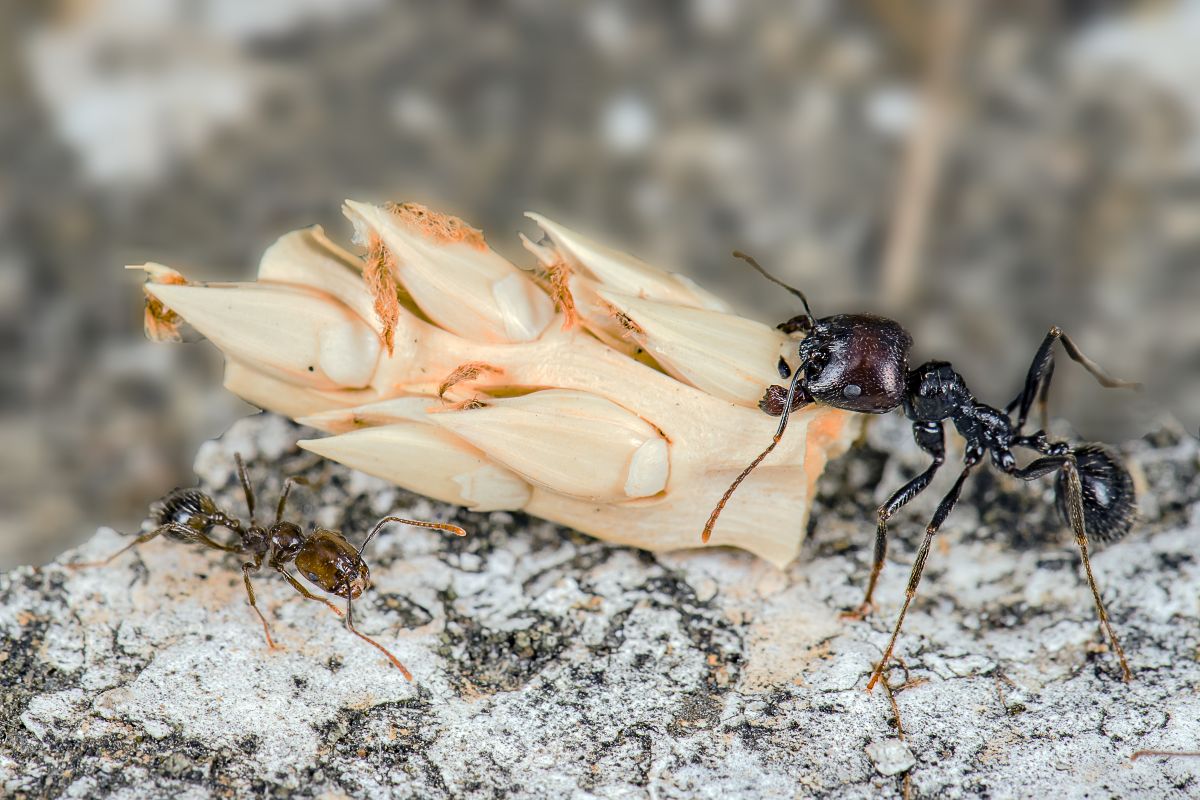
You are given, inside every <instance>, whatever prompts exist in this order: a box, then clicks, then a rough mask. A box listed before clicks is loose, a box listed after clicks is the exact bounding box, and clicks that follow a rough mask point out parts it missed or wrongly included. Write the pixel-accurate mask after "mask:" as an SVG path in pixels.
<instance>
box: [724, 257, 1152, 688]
mask: <svg viewBox="0 0 1200 800" xmlns="http://www.w3.org/2000/svg"><path fill="white" fill-rule="evenodd" d="M733 255H734V256H735V257H736V258H740V259H742V260H743V261H745V262H746V263H748V264H749V265H750V266H752V267H753V268H754V269H756V270H757V271H758V272H759V273H761V274H762V275H763V276H764V277H766V278H767V279H768V280H770V281H772V282H774V283H776V284H778V285H779V286H781V287H783V288H784V289H786V290H787V291H788V292H790V293H791V294H793V295H795V296H796V297H798V298H800V301H801V302H802V303H803V304H804V313H803V314H800V315H798V316H795V317H793V318H792V319H790V320H788V321H787V322H784V323H782V324H780V325H779V326H778V327H779V329H780V330H782V331H784V332H785V333H794V332H801V333H804V334H805V338H804V339H802V340H801V342H800V345H799V352H798V355H799V360H800V364H799V366H798V367H797V368H796V370H795V372H794V373H792V374H791V375H790V377H791V382H790V383H789V384H788V387H787V389H786V390H785V389H784V388H783V387H782V386H770V387H768V388H767V390H766V393H765V394H764V395H763V399H762V401H761V402H760V403H759V408H761V409H762V410H763V411H764V412H766V413H767V414H769V415H771V416H777V417H779V418H780V419H779V427H778V429H777V430H776V431H775V436H774V437H773V438H772V440H771V443H770V444H769V445H768V446H767V448H766V449H765V450H763V451H762V453H760V454H759V456H758V457H757V458H755V459H754V460H753V461H752V462H751V463H750V465H749V466H748V467H746V469H745V470H743V471H742V473H741V474H740V475H738V476H737V478H736V479H735V480H734V481H733V484H732V485H731V486H730V487H729V489H728V491H726V492H725V495H724V496H723V497H722V498H721V500H720V502H719V503H717V506H716V508H715V509H713V512H712V515H711V516H709V518H708V522H707V524H705V526H704V533H703V535H702V537H701V538H702V541H704V542H707V541H708V539H709V537H710V536H711V535H712V530H713V526H714V525H715V524H716V522H717V517H718V516H720V514H721V510H722V509H723V508H724V507H725V504H726V503H727V502H728V501H729V498H730V497H731V496H732V495H733V493H734V491H735V490H736V489H737V487H738V485H739V484H741V482H742V481H743V480H745V479H746V476H747V475H749V474H750V472H751V471H752V470H754V468H755V467H757V466H758V465H759V464H761V463H762V461H763V459H765V458H766V457H767V456H768V455H769V454H770V453H771V451H772V450H774V449H775V446H776V445H777V444H779V442H780V439H782V437H783V432H784V429H785V428H787V422H788V415H789V414H790V413H791V412H792V411H795V410H796V409H799V408H803V407H804V406H806V405H808V404H809V403H822V404H824V405H827V406H832V407H834V408H841V409H845V410H847V411H858V412H862V413H867V414H883V413H886V412H889V411H891V410H892V409H894V408H897V407H900V406H902V407H903V408H904V414H905V416H907V417H908V418H909V420H911V421H912V426H913V437H914V438H915V439H916V442H917V446H918V447H920V448H921V449H922V450H923V451H925V452H926V453H928V454H929V456H930V457H931V458H932V459H933V463H931V464H930V465H929V467H928V468H927V469H926V470H925V471H924V472H922V473H921V474H919V475H917V476H916V477H915V478H913V479H912V480H910V481H909V482H908V483H906V484H904V486H902V487H900V489H899V490H897V491H896V492H895V493H894V494H892V496H891V497H889V498H888V500H887V502H885V503H884V504H883V505H882V506H880V507H879V509H878V511H877V514H878V518H879V523H878V528H877V529H876V534H875V559H874V563H873V565H872V567H871V577H870V580H869V581H868V582H867V592H866V596H865V597H864V598H863V602H862V605H860V606H859V608H858V609H857V610H856V611H853V612H849V613H848V614H847V616H850V617H853V618H859V619H861V618H862V617H863V616H865V615H866V614H868V613H869V612H870V611H871V609H872V608H873V605H872V602H871V598H872V595H873V594H874V592H875V583H876V581H877V580H878V579H879V573H880V570H882V569H883V563H884V559H885V557H886V555H887V530H888V520H889V519H890V518H891V517H892V516H893V515H894V514H895V513H896V512H897V511H899V510H900V509H901V508H902V507H904V506H905V505H906V504H907V503H909V502H910V501H911V500H912V499H913V498H914V497H916V496H917V495H919V494H920V493H921V492H923V491H924V490H925V489H926V488H927V487H928V486H929V484H930V482H931V481H932V480H933V476H934V474H935V473H936V472H937V471H938V469H939V468H940V467H941V466H942V464H943V463H944V462H945V460H946V456H945V447H944V442H943V424H944V423H945V422H946V421H947V420H948V421H950V422H952V423H953V424H954V427H955V428H956V429H957V430H958V433H959V435H961V436H962V437H963V439H965V440H966V449H965V453H964V456H963V460H964V466H963V470H962V472H961V473H959V476H958V479H957V480H956V481H955V482H954V485H953V486H952V487H951V489H950V491H949V492H948V493H947V494H946V496H945V497H944V498H942V501H941V503H939V504H938V507H937V511H936V512H934V515H933V519H932V520H930V522H929V525H928V526H926V528H925V539H924V541H922V542H921V546H920V549H919V550H918V551H917V557H916V560H915V561H914V562H913V567H912V573H911V574H910V575H909V579H908V588H907V590H906V595H905V600H904V606H903V607H902V608H901V609H900V617H899V619H897V620H896V627H895V628H894V629H893V631H892V638H891V640H890V641H889V642H888V645H887V649H886V650H885V651H884V654H883V658H882V659H881V660H880V661H879V664H878V666H876V667H875V670H874V672H873V674H872V675H871V679H870V681H868V683H867V690H868V691H870V690H872V689H874V688H875V684H876V683H877V682H878V681H879V678H880V675H881V674H882V673H883V670H884V667H885V666H886V665H887V663H888V662H889V661H890V660H891V657H892V650H893V648H894V647H895V645H896V639H897V637H898V636H899V635H900V626H901V625H902V624H903V623H904V616H905V614H906V613H907V612H908V607H909V604H910V603H912V600H913V597H915V596H916V593H917V586H918V584H919V583H920V582H921V573H922V571H923V570H924V568H925V562H926V560H927V559H928V558H929V548H930V545H931V544H932V542H933V537H934V535H935V534H937V532H938V529H940V528H941V527H942V523H943V522H945V521H946V517H947V516H949V514H950V511H951V510H952V509H953V508H954V506H955V504H956V503H957V502H958V498H959V495H960V493H961V492H962V487H963V483H964V482H965V481H966V479H967V476H968V475H970V474H971V470H973V469H974V468H975V467H976V466H977V465H978V464H979V463H980V461H982V459H983V457H984V456H985V455H990V456H991V461H992V464H993V465H994V466H995V467H996V468H997V469H999V470H1000V471H1002V472H1004V473H1006V474H1008V475H1012V476H1013V477H1016V478H1020V479H1022V480H1025V481H1033V480H1037V479H1038V478H1041V477H1044V476H1046V475H1049V474H1051V473H1055V472H1057V480H1056V482H1055V485H1054V489H1055V499H1056V505H1057V506H1058V509H1059V512H1060V514H1061V515H1062V516H1063V517H1064V518H1065V519H1066V520H1067V521H1068V522H1069V523H1070V525H1071V530H1072V532H1073V533H1074V535H1075V543H1076V544H1077V545H1078V546H1079V552H1080V555H1081V556H1082V559H1083V568H1084V572H1085V573H1086V574H1087V581H1088V586H1089V587H1090V588H1091V590H1092V597H1093V598H1094V599H1095V601H1096V612H1097V614H1098V615H1099V617H1100V623H1101V625H1103V627H1104V630H1105V632H1106V633H1107V634H1108V638H1109V641H1111V642H1112V645H1113V650H1114V651H1115V652H1116V655H1117V659H1118V660H1119V661H1120V664H1121V673H1122V677H1123V678H1124V679H1125V680H1126V681H1129V680H1130V679H1131V678H1132V673H1131V672H1130V671H1129V665H1128V663H1127V662H1126V661H1125V652H1124V651H1123V650H1122V649H1121V645H1120V643H1119V642H1118V641H1117V636H1116V634H1115V633H1113V629H1112V625H1111V624H1110V623H1109V620H1108V613H1107V612H1106V611H1105V610H1104V603H1103V602H1102V601H1101V599H1100V590H1099V589H1098V588H1097V587H1096V579H1095V577H1094V576H1093V575H1092V565H1091V562H1090V561H1089V560H1088V538H1089V534H1090V536H1092V537H1094V538H1095V539H1097V540H1100V541H1112V540H1115V539H1119V538H1120V537H1122V536H1124V535H1125V533H1126V532H1128V530H1129V527H1130V525H1131V524H1132V521H1133V516H1134V513H1133V511H1134V502H1135V497H1134V489H1133V480H1132V479H1131V478H1130V475H1129V472H1128V471H1127V470H1126V469H1125V467H1124V466H1122V464H1121V462H1120V461H1119V460H1118V459H1117V457H1116V456H1115V455H1114V454H1113V453H1112V452H1111V451H1110V450H1108V449H1107V448H1105V447H1102V446H1101V445H1098V444H1084V445H1080V446H1075V447H1073V446H1071V445H1070V444H1067V443H1066V442H1052V441H1050V440H1049V439H1048V438H1047V436H1046V433H1045V430H1044V428H1045V427H1046V398H1047V395H1048V393H1049V389H1050V379H1051V377H1052V376H1053V374H1054V351H1053V347H1054V343H1055V342H1056V341H1061V342H1062V344H1063V347H1064V348H1065V349H1066V351H1067V355H1068V356H1070V357H1071V359H1072V360H1073V361H1075V362H1077V363H1079V364H1081V365H1083V367H1084V369H1086V370H1087V371H1088V372H1089V373H1090V374H1091V375H1092V376H1093V377H1094V378H1095V379H1096V380H1097V381H1098V382H1099V383H1100V385H1102V386H1105V387H1107V388H1126V389H1138V388H1140V384H1137V383H1131V382H1128V381H1121V380H1117V379H1115V378H1112V377H1109V376H1108V375H1107V374H1105V372H1104V371H1103V370H1102V369H1100V367H1099V366H1097V365H1096V364H1095V363H1094V362H1093V361H1092V360H1091V359H1089V358H1088V357H1087V356H1085V355H1084V354H1083V353H1082V352H1081V351H1080V350H1079V348H1078V347H1076V346H1075V343H1074V342H1073V341H1071V338H1070V337H1069V336H1067V334H1066V333H1064V332H1063V330H1062V329H1061V328H1058V327H1057V326H1056V327H1052V328H1051V329H1050V332H1049V333H1048V334H1046V338H1045V339H1044V340H1042V344H1041V346H1040V347H1039V348H1038V350H1037V353H1036V354H1035V355H1034V357H1033V363H1032V364H1031V365H1030V366H1029V374H1028V375H1027V376H1026V378H1025V386H1024V388H1023V389H1022V390H1021V391H1020V393H1019V394H1017V396H1016V397H1015V398H1013V400H1012V402H1011V403H1009V404H1008V405H1007V406H1005V407H1004V410H1003V411H1001V410H1000V409H998V408H994V407H993V406H989V405H987V404H985V403H981V402H979V401H978V400H976V399H975V397H974V395H972V394H971V392H970V390H968V389H967V385H966V383H965V381H964V380H963V378H962V376H961V375H959V374H958V373H957V372H955V371H954V370H953V368H951V366H950V364H949V363H948V362H945V361H928V362H926V363H924V364H922V365H921V366H919V367H917V368H916V369H912V370H910V369H908V351H909V348H910V347H912V343H913V340H912V337H911V336H910V335H909V334H908V332H907V331H905V330H904V328H902V327H901V326H900V325H899V324H898V323H896V322H894V321H892V320H890V319H886V318H884V317H877V316H873V315H869V314H839V315H836V316H832V317H822V318H820V319H818V318H816V317H814V316H813V313H812V311H811V309H810V308H809V305H808V299H807V298H806V297H805V296H804V293H803V292H801V291H800V290H798V289H794V288H792V287H791V286H788V285H787V284H785V283H783V282H782V281H780V280H778V279H777V278H775V277H773V276H772V275H770V274H769V273H768V272H767V271H766V270H765V269H763V268H762V267H761V266H759V264H758V262H757V261H755V260H754V259H753V258H751V257H750V256H748V255H746V254H745V253H741V252H737V251H735V252H734V254H733ZM789 373H790V369H789V368H788V366H787V363H786V362H785V361H784V360H783V359H782V358H780V360H779V374H780V376H781V377H783V378H787V377H789ZM1035 401H1036V402H1037V403H1038V406H1039V410H1040V413H1041V419H1042V429H1040V430H1038V431H1036V432H1034V433H1030V434H1026V433H1024V430H1025V422H1026V419H1027V418H1028V416H1029V411H1030V409H1031V408H1032V407H1033V404H1034V402H1035ZM1014 412H1015V413H1016V418H1015V419H1014V418H1013V414H1014ZM1013 448H1023V449H1027V450H1032V451H1034V452H1035V453H1037V454H1038V456H1039V458H1036V459H1035V460H1034V461H1032V462H1031V463H1030V464H1028V465H1027V466H1024V467H1019V466H1017V462H1016V458H1015V457H1014V455H1013Z"/></svg>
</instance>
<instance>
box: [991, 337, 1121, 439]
mask: <svg viewBox="0 0 1200 800" xmlns="http://www.w3.org/2000/svg"><path fill="white" fill-rule="evenodd" d="M1060 340H1061V341H1062V344H1063V349H1064V350H1066V351H1067V355H1068V356H1069V357H1070V358H1071V360H1072V361H1074V362H1075V363H1077V364H1080V365H1081V366H1083V368H1084V369H1086V370H1087V371H1088V373H1089V374H1090V375H1091V376H1092V377H1093V378H1095V379H1096V382H1097V383H1099V384H1100V385H1101V386H1103V387H1105V388H1106V389H1134V390H1137V389H1141V387H1142V385H1141V384H1140V383H1135V382H1132V381H1123V380H1119V379H1117V378H1113V377H1112V376H1110V375H1109V374H1108V373H1106V372H1105V371H1104V370H1103V369H1101V368H1100V365H1098V364H1097V363H1096V362H1095V361H1092V360H1091V359H1090V358H1088V357H1087V356H1085V355H1084V354H1083V351H1082V350H1080V349H1079V347H1078V346H1077V345H1076V344H1075V342H1074V341H1073V340H1072V339H1071V337H1070V336H1068V335H1067V334H1066V331H1064V330H1063V329H1062V328H1060V327H1058V326H1057V325H1055V326H1053V327H1052V328H1050V331H1049V332H1048V333H1047V334H1046V338H1045V339H1043V340H1042V344H1041V346H1040V347H1038V349H1037V353H1036V354H1034V356H1033V363H1032V364H1030V365H1029V374H1028V375H1026V376H1025V388H1024V389H1022V390H1021V393H1020V394H1018V395H1017V396H1016V397H1015V398H1013V401H1012V402H1011V403H1009V404H1008V406H1006V407H1005V411H1006V412H1007V413H1008V414H1010V415H1011V414H1012V413H1013V411H1014V410H1016V411H1017V424H1016V425H1015V426H1014V427H1013V432H1014V433H1018V434H1019V433H1020V432H1021V431H1022V430H1023V429H1024V427H1025V420H1027V419H1028V418H1029V409H1030V408H1032V407H1033V402H1034V400H1037V403H1038V408H1039V411H1040V413H1041V420H1042V428H1045V427H1046V423H1047V414H1046V401H1047V398H1048V397H1049V394H1050V380H1051V378H1053V377H1054V343H1055V342H1056V341H1060Z"/></svg>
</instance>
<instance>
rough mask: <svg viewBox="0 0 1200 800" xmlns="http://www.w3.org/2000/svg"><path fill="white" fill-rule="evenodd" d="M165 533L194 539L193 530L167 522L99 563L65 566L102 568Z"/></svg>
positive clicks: (83, 562) (81, 562) (222, 547)
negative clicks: (172, 532) (168, 532)
mask: <svg viewBox="0 0 1200 800" xmlns="http://www.w3.org/2000/svg"><path fill="white" fill-rule="evenodd" d="M167 531H174V532H175V533H178V534H181V535H183V536H186V537H187V538H188V539H196V530H195V529H194V528H189V527H187V526H186V525H182V524H180V523H178V522H168V523H167V524H165V525H159V526H158V527H157V528H155V529H154V530H152V531H148V532H146V533H143V534H142V535H141V536H139V537H137V538H136V539H134V540H133V541H132V542H130V543H129V544H127V545H125V546H124V547H122V548H121V549H120V550H118V551H117V552H115V553H113V554H112V555H110V556H108V557H107V558H104V559H101V560H100V561H76V562H74V563H72V564H67V566H68V567H69V568H71V569H84V568H87V567H103V566H105V565H106V564H109V563H112V561H113V560H114V559H116V558H117V556H120V555H122V554H123V553H125V552H126V551H128V550H132V549H133V548H135V547H137V546H138V545H139V544H145V543H146V542H148V541H150V540H151V539H156V538H158V537H159V536H161V535H162V534H164V533H166V532H167ZM205 538H206V539H207V537H205ZM208 541H209V542H211V544H212V546H214V547H217V548H218V549H222V550H223V549H225V546H224V545H221V544H218V543H216V542H213V541H212V540H211V539H209V540H208Z"/></svg>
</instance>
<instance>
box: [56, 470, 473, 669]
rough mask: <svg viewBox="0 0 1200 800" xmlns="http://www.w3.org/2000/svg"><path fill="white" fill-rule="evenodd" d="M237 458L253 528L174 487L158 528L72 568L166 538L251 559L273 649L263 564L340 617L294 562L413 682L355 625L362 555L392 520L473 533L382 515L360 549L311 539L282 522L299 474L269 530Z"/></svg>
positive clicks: (203, 497)
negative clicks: (259, 576)
mask: <svg viewBox="0 0 1200 800" xmlns="http://www.w3.org/2000/svg"><path fill="white" fill-rule="evenodd" d="M234 460H235V461H236V462H237V472H238V479H239V480H240V481H241V483H242V490H243V491H244V492H245V493H246V506H247V508H248V509H249V512H250V524H249V525H246V524H244V523H243V522H242V521H241V520H239V519H237V518H236V517H233V516H231V515H229V514H227V513H226V512H225V511H222V510H221V509H220V508H218V507H217V504H216V503H215V502H214V501H213V499H212V498H211V497H209V496H208V495H207V494H205V493H204V492H202V491H200V490H199V489H175V490H173V491H171V492H170V493H169V494H167V495H166V496H165V497H163V498H162V499H161V500H159V501H158V502H157V503H155V504H154V505H153V506H152V510H151V519H152V520H153V522H154V525H155V527H154V528H153V529H152V530H150V531H148V532H146V533H143V534H142V535H141V536H138V537H137V538H136V539H134V540H133V541H132V542H130V543H129V544H127V545H125V546H124V547H122V548H121V549H120V550H118V551H117V552H115V553H113V554H112V555H110V556H109V557H108V558H105V559H104V560H102V561H91V562H85V563H75V564H70V565H68V566H70V567H72V568H75V569H79V568H82V567H98V566H103V565H105V564H108V563H110V562H111V561H112V560H113V559H115V558H116V557H117V556H119V555H121V554H122V553H124V552H125V551H127V550H130V549H131V548H134V547H136V546H137V545H139V544H144V543H146V542H148V541H150V540H151V539H154V538H155V537H157V536H159V535H161V534H166V535H167V536H168V537H169V538H171V539H175V540H177V541H183V542H191V543H193V544H200V545H204V546H205V547H211V548H213V549H215V550H222V551H224V552H226V553H237V554H238V555H240V556H248V557H249V559H250V560H248V561H244V562H243V563H242V579H243V581H245V584H246V596H247V597H248V598H249V599H250V607H251V608H253V609H254V613H256V614H258V618H259V619H260V620H261V621H262V625H263V633H265V634H266V637H267V646H268V647H271V648H274V647H276V645H275V641H274V640H273V639H272V638H271V629H270V626H268V625H267V618H266V617H264V616H263V613H262V611H260V610H259V608H258V603H256V602H255V597H254V586H253V584H251V583H250V575H251V574H252V573H255V572H258V571H259V570H260V569H261V568H262V566H263V564H264V563H265V564H266V565H267V566H269V567H271V568H272V569H274V570H275V571H276V572H278V573H279V574H280V575H282V576H283V577H284V578H285V579H286V580H287V582H288V583H290V584H291V585H292V588H293V589H295V590H296V591H297V592H299V593H300V594H301V595H303V596H304V597H306V598H308V599H309V600H317V601H320V602H322V603H324V604H325V605H327V606H329V607H330V608H331V609H333V612H334V613H335V614H337V615H338V616H342V610H341V609H340V608H338V607H337V606H335V605H334V604H333V603H331V602H329V600H327V599H325V598H323V597H318V596H317V595H315V594H313V593H312V592H310V591H309V590H308V589H307V588H306V587H305V586H304V584H302V583H300V581H298V580H297V579H296V576H295V575H293V574H292V573H291V572H290V571H289V570H288V567H289V566H291V565H293V564H294V565H295V567H296V569H297V570H299V571H300V574H302V575H303V576H304V577H305V578H307V579H308V580H310V581H311V582H312V583H314V584H316V585H317V586H319V587H320V588H321V589H322V590H324V591H326V592H329V593H330V594H333V595H336V596H338V597H342V598H345V600H346V614H345V619H346V628H347V629H349V630H350V632H351V633H353V634H354V635H355V636H357V637H359V638H360V639H363V640H365V641H367V642H369V643H370V644H371V645H372V646H374V647H376V648H378V649H379V651H380V652H382V653H383V654H384V655H385V656H387V657H388V660H389V661H391V662H392V665H393V666H395V667H396V668H397V669H398V670H400V672H401V673H403V674H404V677H405V678H406V679H408V680H410V681H411V680H412V673H411V672H409V671H408V668H407V667H405V666H404V664H402V663H400V660H399V659H398V658H396V657H395V656H394V655H392V654H391V653H390V652H388V650H387V648H385V647H384V646H383V645H381V644H380V643H379V642H377V641H375V640H374V639H372V638H371V637H369V636H367V635H365V634H363V633H361V632H360V631H359V630H358V628H356V627H354V607H353V605H352V603H351V601H353V600H355V599H357V598H358V597H359V595H361V594H362V593H363V591H364V590H365V589H366V588H367V586H369V585H370V583H371V571H370V570H369V569H368V568H367V562H366V561H364V560H363V557H362V553H363V550H365V549H366V547H367V545H368V544H369V543H370V542H371V540H372V539H374V538H375V535H376V534H377V533H379V531H380V530H382V529H383V526H384V525H386V524H388V523H389V522H402V523H404V524H405V525H415V526H416V527H419V528H436V529H437V530H442V531H450V532H451V533H453V534H455V535H457V536H466V535H467V532H466V531H465V530H463V529H462V528H460V527H458V526H457V525H450V524H447V523H442V522H420V521H418V520H412V519H405V518H403V517H384V518H383V519H381V520H380V521H379V522H378V523H377V524H376V525H375V527H374V528H373V529H372V530H371V532H370V533H369V534H367V538H366V540H365V541H364V542H363V543H362V545H360V546H359V548H358V549H357V550H355V549H354V546H353V545H351V544H350V542H348V541H347V540H346V537H345V536H343V535H342V534H341V532H340V531H331V530H326V529H325V528H320V527H318V528H316V530H314V531H313V532H312V533H308V534H306V533H304V531H303V530H302V529H301V528H300V526H299V525H297V524H296V523H294V522H289V521H287V520H285V519H284V518H283V511H284V508H285V507H286V506H287V501H288V496H289V495H290V494H291V492H292V487H293V486H294V485H295V484H297V483H304V480H303V479H302V478H295V477H293V478H288V479H287V480H286V481H285V482H284V484H283V491H282V492H281V493H280V496H279V504H278V506H277V507H276V509H275V522H274V523H272V524H271V525H270V526H269V527H263V526H262V525H259V524H258V523H257V522H256V521H255V519H254V490H253V489H251V488H250V479H249V478H248V477H247V476H246V465H245V464H244V463H242V457H241V456H240V455H236V454H235V455H234ZM217 527H221V528H227V529H229V530H230V531H233V532H234V533H235V534H237V536H238V539H239V541H238V542H236V543H234V544H223V543H221V542H219V541H217V540H216V539H213V538H212V537H211V536H210V535H209V534H210V533H211V532H212V530H213V529H214V528H217Z"/></svg>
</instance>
